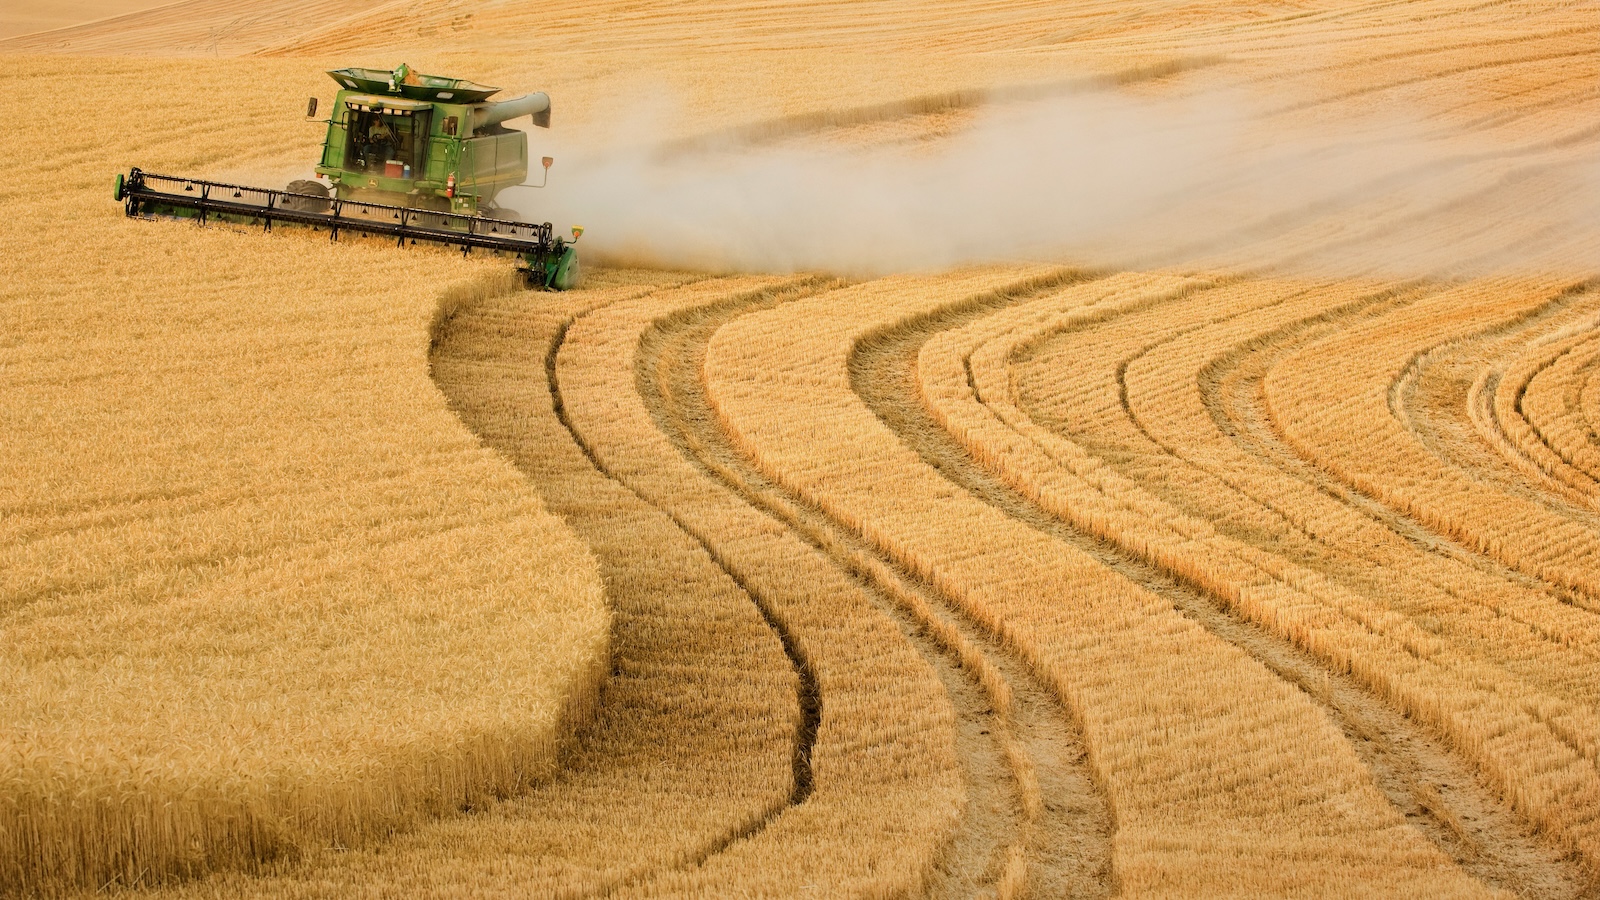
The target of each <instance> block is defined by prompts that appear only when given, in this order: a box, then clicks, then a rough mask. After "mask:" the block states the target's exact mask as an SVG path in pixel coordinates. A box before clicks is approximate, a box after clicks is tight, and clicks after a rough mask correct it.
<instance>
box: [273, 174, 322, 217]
mask: <svg viewBox="0 0 1600 900" xmlns="http://www.w3.org/2000/svg"><path fill="white" fill-rule="evenodd" d="M282 203H283V205H284V207H285V208H287V209H293V210H298V211H300V212H327V211H328V206H329V203H328V186H327V185H325V184H323V183H322V182H320V181H311V180H309V179H304V178H302V179H300V180H298V181H291V182H289V186H288V187H287V188H285V189H284V196H283V200H282Z"/></svg>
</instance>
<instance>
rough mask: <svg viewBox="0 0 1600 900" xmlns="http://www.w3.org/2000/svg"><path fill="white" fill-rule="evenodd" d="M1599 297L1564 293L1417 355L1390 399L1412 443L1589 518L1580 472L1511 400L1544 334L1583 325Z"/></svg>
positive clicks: (1557, 335)
mask: <svg viewBox="0 0 1600 900" xmlns="http://www.w3.org/2000/svg"><path fill="white" fill-rule="evenodd" d="M1596 301H1600V294H1595V293H1594V292H1586V291H1583V290H1581V289H1580V290H1572V291H1560V292H1558V293H1556V294H1554V295H1553V296H1552V297H1550V298H1548V299H1547V301H1546V302H1544V303H1542V304H1540V305H1538V306H1536V307H1534V308H1533V309H1532V310H1530V311H1527V312H1524V313H1521V314H1518V315H1515V316H1512V317H1509V318H1503V317H1496V318H1492V319H1485V321H1483V322H1482V323H1481V324H1480V327H1479V329H1478V330H1477V331H1475V332H1474V333H1471V334H1468V335H1465V336H1463V337H1460V338H1457V339H1454V340H1451V341H1449V342H1447V343H1445V344H1442V345H1439V346H1437V347H1433V348H1431V349H1429V350H1428V351H1427V352H1425V353H1421V354H1419V355H1417V356H1416V357H1415V358H1414V359H1413V360H1411V361H1410V362H1409V363H1408V364H1407V365H1406V367H1405V368H1404V370H1403V371H1402V372H1401V374H1400V377H1399V378H1398V379H1397V381H1396V384H1395V387H1394V389H1393V405H1394V407H1395V409H1396V410H1397V411H1398V412H1399V414H1400V415H1401V416H1402V417H1403V419H1404V421H1405V422H1406V426H1407V428H1408V429H1409V430H1410V432H1411V433H1412V435H1413V437H1414V439H1415V440H1416V441H1417V443H1418V444H1419V445H1421V446H1422V447H1423V448H1425V449H1426V450H1427V451H1428V452H1430V453H1432V454H1433V455H1434V456H1436V457H1438V458H1439V460H1440V461H1441V462H1442V463H1443V464H1445V465H1447V466H1452V467H1454V468H1456V469H1458V470H1460V471H1463V472H1468V473H1470V474H1471V476H1472V477H1473V478H1474V479H1477V480H1480V481H1484V482H1486V483H1488V484H1491V485H1494V486H1496V487H1497V488H1498V489H1499V490H1501V491H1504V492H1506V493H1508V494H1512V495H1514V496H1519V497H1522V498H1525V499H1527V500H1529V501H1531V502H1533V503H1536V504H1539V505H1542V506H1546V507H1548V508H1550V510H1551V511H1552V512H1553V513H1555V514H1557V515H1562V516H1565V517H1567V518H1574V519H1578V520H1581V519H1582V518H1584V517H1586V516H1592V513H1593V504H1592V502H1591V500H1590V494H1589V492H1587V491H1585V490H1584V489H1583V487H1582V480H1581V475H1580V473H1578V472H1576V471H1574V470H1572V469H1571V468H1570V467H1568V466H1564V465H1563V464H1562V463H1561V460H1560V459H1559V457H1557V456H1556V455H1555V454H1554V453H1553V452H1552V451H1551V450H1550V448H1549V447H1548V446H1545V445H1544V444H1543V442H1542V441H1541V440H1539V438H1538V437H1537V435H1536V434H1535V433H1534V432H1533V431H1532V429H1531V428H1530V426H1529V425H1528V424H1527V423H1526V422H1525V421H1524V420H1523V418H1522V416H1521V414H1520V413H1519V412H1518V411H1517V407H1518V406H1519V404H1520V399H1519V396H1518V393H1519V391H1520V390H1521V389H1522V387H1525V382H1526V381H1527V379H1528V378H1529V377H1531V375H1532V372H1531V371H1529V370H1528V368H1527V367H1528V366H1529V365H1530V364H1531V365H1533V366H1535V367H1537V366H1538V365H1539V363H1538V361H1537V357H1539V356H1541V355H1542V354H1543V352H1544V351H1545V350H1546V349H1548V348H1547V345H1548V343H1549V342H1550V341H1552V340H1555V341H1560V340H1561V339H1562V338H1563V337H1564V336H1565V337H1570V336H1571V334H1572V333H1573V332H1574V331H1579V332H1581V331H1583V330H1584V329H1585V325H1586V321H1585V320H1586V319H1591V318H1592V317H1593V315H1594V311H1595V308H1596ZM1530 357H1532V358H1531V359H1530Z"/></svg>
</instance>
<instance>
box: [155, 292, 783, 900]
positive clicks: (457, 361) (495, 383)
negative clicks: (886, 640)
mask: <svg viewBox="0 0 1600 900" xmlns="http://www.w3.org/2000/svg"><path fill="white" fill-rule="evenodd" d="M693 280H697V279H687V278H684V277H682V276H672V275H640V274H638V273H620V275H615V276H610V277H607V276H606V275H604V274H602V275H591V280H590V287H589V289H587V290H585V291H582V292H574V293H572V294H565V295H561V296H560V297H559V298H552V297H550V296H549V295H543V296H541V295H529V294H527V293H525V292H521V291H518V292H514V293H508V294H505V295H502V296H496V297H490V298H486V299H484V300H482V301H480V302H477V303H473V304H469V305H467V306H465V307H464V308H462V309H460V310H458V311H456V313H455V315H454V316H453V317H451V318H450V319H448V320H447V321H445V322H444V323H442V325H441V327H440V329H439V333H438V339H437V341H436V344H435V347H434V351H433V355H432V368H433V374H434V378H435V379H436V381H437V383H438V384H439V386H440V388H441V389H442V390H443V391H444V393H445V395H446V396H447V397H448V398H449V399H450V402H451V405H452V406H453V407H454V409H455V410H456V412H457V413H458V414H459V415H460V416H461V418H462V420H463V421H465V422H466V424H467V425H468V426H469V427H471V428H472V429H473V430H474V431H475V432H477V433H478V434H479V435H480V436H481V437H482V439H483V440H484V442H485V443H486V444H487V445H488V446H490V447H491V448H493V449H494V450H495V451H497V452H499V453H501V454H503V455H504V457H505V458H506V459H508V460H510V461H511V462H512V463H513V464H514V465H515V466H516V467H517V469H518V470H519V471H520V472H521V473H522V474H523V475H524V476H525V477H526V478H527V479H528V481H529V483H532V484H534V485H537V486H538V489H539V492H540V494H541V496H543V497H544V498H545V502H546V503H547V504H548V506H549V508H550V509H551V510H553V511H554V512H556V513H557V514H559V515H561V516H562V517H563V518H564V519H565V520H566V521H567V522H568V523H569V524H570V526H571V527H572V528H573V529H574V531H576V532H577V534H578V535H579V536H580V537H581V538H582V539H583V540H584V541H585V542H586V543H587V544H588V545H589V547H590V549H591V550H592V552H593V553H594V555H595V558H596V559H597V560H598V562H599V566H600V574H601V577H602V579H603V581H604V584H605V590H606V597H607V600H608V601H609V604H610V606H611V609H612V612H613V627H612V635H611V642H612V660H611V671H610V673H609V674H610V677H609V678H608V679H607V680H606V682H605V686H604V693H603V698H602V703H601V704H600V708H599V712H598V716H597V718H596V720H595V722H594V723H593V725H592V727H590V728H589V729H586V730H585V732H584V733H583V738H582V740H581V741H580V743H579V744H578V746H577V747H576V748H575V749H574V751H573V752H572V754H571V755H570V756H569V758H568V759H567V760H566V765H565V767H564V770H563V771H562V773H561V774H560V775H559V776H558V777H557V778H555V779H553V780H552V781H551V782H550V783H548V784H545V785H543V786H541V787H539V788H538V789H537V790H534V791H530V792H527V793H525V794H524V795H523V796H520V797H517V798H514V799H511V800H509V801H507V802H504V803H500V804H494V805H490V806H486V807H481V808H478V809H476V810H475V812H474V814H473V815H466V816H457V817H453V818H449V819H446V820H443V821H440V822H436V823H433V824H430V825H427V826H425V827H422V828H418V829H416V830H415V831H414V832H412V833H410V834H406V835H401V836H397V837H395V838H394V839H393V840H391V841H389V842H387V843H386V844H384V845H383V846H382V847H374V848H363V849H353V850H348V851H344V852H329V853H322V854H318V855H316V856H314V857H312V858H310V859H307V860H306V861H305V862H304V863H303V864H302V865H300V866H296V867H293V868H285V869H282V870H279V871H277V872H274V873H272V874H271V875H270V876H269V877H255V878H247V877H241V876H227V877H219V878H213V879H210V880H208V881H203V882H197V883H192V884H188V885H184V886H181V887H180V888H178V889H176V890H173V889H169V890H167V891H165V892H163V894H162V895H163V896H173V895H178V896H191V897H201V898H212V897H228V898H232V897H262V898H267V897H271V898H294V897H306V898H312V897H315V898H334V897H337V898H347V897H371V898H378V897H395V896H407V897H425V896H436V897H443V896H448V897H511V896H516V897H526V896H551V897H561V896H592V895H595V894H602V893H606V892H616V893H626V892H627V890H628V889H630V888H633V889H635V890H636V888H637V886H638V885H640V884H641V883H643V882H645V881H647V880H648V879H650V878H651V877H654V876H656V875H658V874H659V873H661V872H662V871H664V870H671V869H692V868H693V867H695V866H696V865H698V864H700V863H701V862H703V861H705V860H706V859H708V858H710V857H712V856H714V855H716V854H717V853H719V852H721V851H723V850H724V849H726V848H727V847H728V846H730V845H731V844H733V843H735V842H737V841H738V840H739V839H740V838H742V837H745V836H747V835H749V834H750V833H752V832H753V831H755V830H759V829H760V828H761V827H762V826H763V824H764V823H766V822H767V821H768V820H769V819H770V818H771V816H772V814H773V811H774V810H779V809H784V808H786V807H788V806H789V805H790V803H791V802H792V798H793V796H794V791H795V783H794V771H795V770H794V765H793V762H794V759H793V756H794V749H795V746H796V734H797V730H798V727H799V723H800V720H801V714H800V704H799V695H798V683H797V678H796V674H795V672H794V669H793V667H792V666H791V665H790V661H789V660H788V658H787V657H786V655H785V653H784V648H783V646H782V643H781V641H780V640H779V639H778V637H777V635H775V634H774V633H773V632H772V630H771V628H770V627H768V625H767V623H766V622H765V621H763V619H762V617H761V615H760V613H759V611H758V610H757V608H756V607H755V606H754V605H753V604H752V603H751V601H750V597H749V595H748V594H747V593H746V592H745V591H744V589H743V588H742V587H741V586H740V585H739V584H738V582H736V581H735V580H734V579H733V578H732V577H731V576H730V575H729V573H728V572H727V570H726V569H724V568H723V567H722V566H721V565H719V564H718V562H717V560H716V559H714V558H713V557H712V556H711V555H710V554H709V553H708V552H707V550H706V548H705V546H704V545H702V544H701V543H700V542H699V541H697V540H695V539H694V538H693V537H692V536H691V535H689V534H687V533H685V532H684V531H683V529H682V528H680V527H679V526H678V524H677V523H676V522H675V521H674V520H673V518H672V516H671V515H669V514H668V513H666V512H664V511H662V510H660V509H658V508H656V507H655V506H653V505H652V504H650V503H649V502H647V501H645V500H644V499H642V498H641V497H640V496H639V495H638V494H636V493H635V492H634V491H632V490H630V489H629V488H628V487H627V486H626V485H624V484H623V483H622V482H620V481H618V480H617V479H616V478H615V477H613V476H612V475H610V474H608V473H607V472H606V471H604V470H602V469H600V468H598V467H597V466H596V465H595V461H594V460H593V459H592V457H591V456H590V455H589V453H588V452H587V448H586V447H585V446H584V445H583V444H581V443H580V442H579V441H578V440H576V438H575V435H574V434H573V431H572V429H571V427H570V425H571V422H570V420H569V418H568V410H567V408H566V405H565V402H564V397H563V395H562V394H561V392H560V390H559V382H558V380H557V379H556V378H555V376H554V368H555V357H556V352H557V349H558V348H559V347H560V346H561V344H562V339H563V337H564V335H565V332H566V329H567V328H568V326H569V324H570V323H571V321H572V320H573V318H574V317H575V316H577V315H579V314H581V313H583V312H585V311H587V310H588V309H591V308H593V307H595V306H599V305H603V304H606V303H614V302H619V301H623V300H627V299H630V298H635V297H639V296H642V295H644V294H647V293H649V292H651V291H653V290H658V289H665V288H671V287H674V286H676V285H679V284H681V283H683V282H684V281H693ZM530 297H536V298H537V302H529V301H530ZM642 548H647V549H642ZM619 848H625V849H621V850H619Z"/></svg>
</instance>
